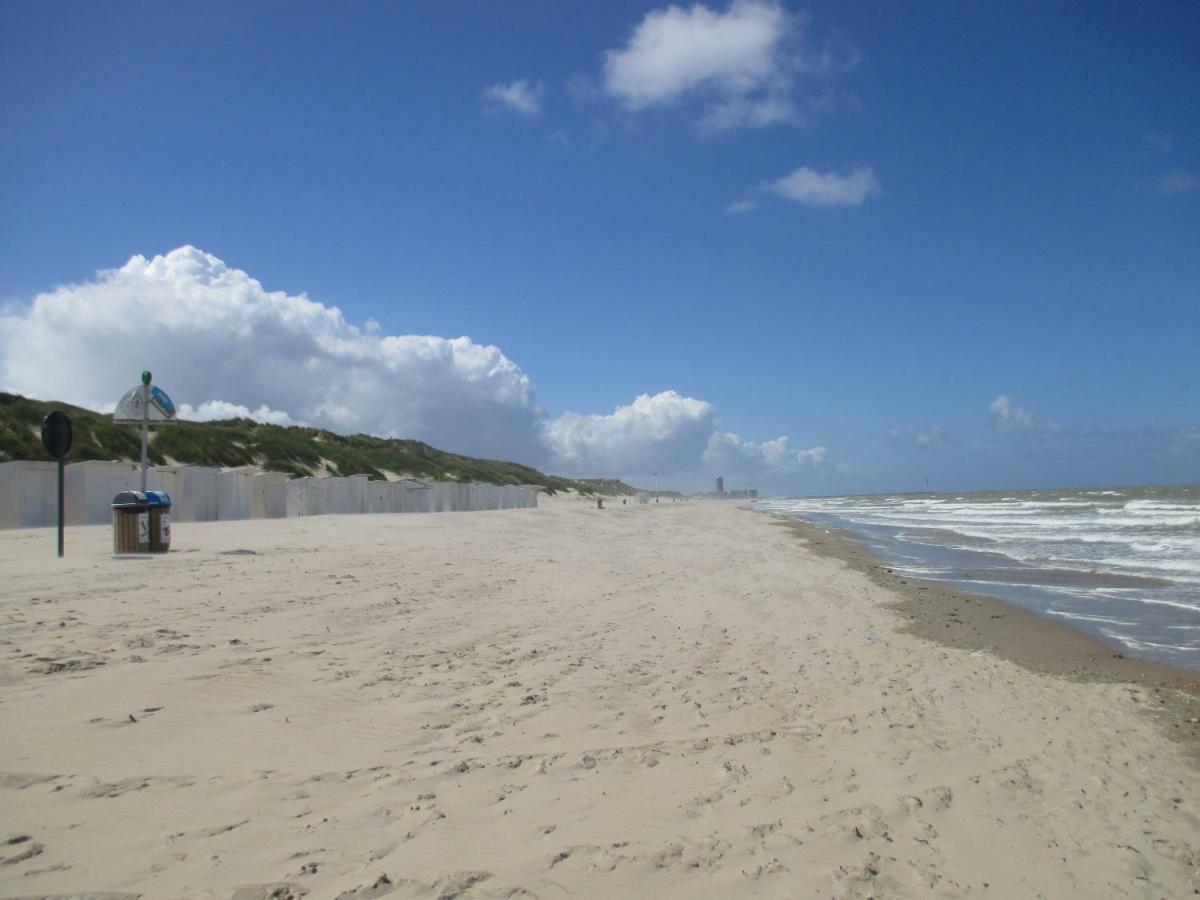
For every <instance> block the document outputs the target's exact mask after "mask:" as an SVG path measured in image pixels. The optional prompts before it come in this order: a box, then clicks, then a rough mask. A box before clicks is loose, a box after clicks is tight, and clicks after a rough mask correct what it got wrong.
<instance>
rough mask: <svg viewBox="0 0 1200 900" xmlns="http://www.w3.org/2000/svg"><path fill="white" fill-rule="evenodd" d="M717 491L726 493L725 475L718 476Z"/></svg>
mask: <svg viewBox="0 0 1200 900" xmlns="http://www.w3.org/2000/svg"><path fill="white" fill-rule="evenodd" d="M717 493H718V494H723V493H725V477H724V476H723V475H718V476H717Z"/></svg>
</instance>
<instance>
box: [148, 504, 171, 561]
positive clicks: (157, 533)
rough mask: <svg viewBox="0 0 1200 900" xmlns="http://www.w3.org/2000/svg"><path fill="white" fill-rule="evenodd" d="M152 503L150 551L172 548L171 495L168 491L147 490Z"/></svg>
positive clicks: (160, 551) (157, 551) (164, 551)
mask: <svg viewBox="0 0 1200 900" xmlns="http://www.w3.org/2000/svg"><path fill="white" fill-rule="evenodd" d="M146 502H147V503H148V504H149V505H150V552H151V553H166V552H167V551H168V550H170V549H171V495H170V494H168V493H167V492H166V491H146Z"/></svg>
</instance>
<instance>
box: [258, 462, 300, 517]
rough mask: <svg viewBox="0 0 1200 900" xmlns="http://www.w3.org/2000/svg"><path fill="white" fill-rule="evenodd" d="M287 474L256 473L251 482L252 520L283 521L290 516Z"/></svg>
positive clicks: (288, 479)
mask: <svg viewBox="0 0 1200 900" xmlns="http://www.w3.org/2000/svg"><path fill="white" fill-rule="evenodd" d="M289 481H291V478H290V476H288V475H287V473H285V472H255V473H254V477H253V478H252V479H251V480H250V518H252V519H282V518H283V517H284V516H286V515H287V514H288V482H289Z"/></svg>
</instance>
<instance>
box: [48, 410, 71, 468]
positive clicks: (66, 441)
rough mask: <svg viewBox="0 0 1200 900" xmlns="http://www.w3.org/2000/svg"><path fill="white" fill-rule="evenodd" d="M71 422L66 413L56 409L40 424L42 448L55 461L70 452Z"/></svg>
mask: <svg viewBox="0 0 1200 900" xmlns="http://www.w3.org/2000/svg"><path fill="white" fill-rule="evenodd" d="M72 437H73V435H72V433H71V420H70V419H68V418H67V415H66V413H62V412H59V411H58V410H57V409H56V410H54V412H52V413H50V415H48V416H46V418H45V420H44V421H43V422H42V446H43V447H45V448H46V452H47V453H49V454H50V455H51V456H53V457H54V458H55V459H62V458H63V457H65V456H66V455H67V454H68V453H69V452H70V451H71V438H72Z"/></svg>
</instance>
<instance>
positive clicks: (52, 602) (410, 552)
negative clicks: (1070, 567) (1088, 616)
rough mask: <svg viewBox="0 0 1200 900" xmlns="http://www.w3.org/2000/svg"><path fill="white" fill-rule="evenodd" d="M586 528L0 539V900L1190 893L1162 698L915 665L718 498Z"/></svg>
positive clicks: (353, 523)
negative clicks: (151, 547) (115, 543)
mask: <svg viewBox="0 0 1200 900" xmlns="http://www.w3.org/2000/svg"><path fill="white" fill-rule="evenodd" d="M608 507H609V508H607V509H605V510H603V511H601V510H597V509H596V508H595V504H594V502H587V501H584V500H580V499H579V498H576V497H571V496H568V497H559V498H552V499H549V500H544V501H543V504H542V506H541V508H539V509H529V510H507V511H495V512H482V513H457V514H440V515H395V516H370V515H363V516H325V517H314V518H307V519H282V520H268V521H244V522H220V523H206V524H203V525H180V526H178V528H177V530H176V538H175V544H174V549H173V551H172V552H171V553H170V554H169V555H167V556H165V557H159V558H153V559H146V558H124V559H121V558H114V557H113V556H112V555H111V553H110V549H111V547H110V540H111V539H110V534H109V530H108V529H107V528H104V527H92V528H77V529H70V530H68V535H67V541H68V544H67V550H68V556H67V558H66V559H65V560H63V561H58V560H56V559H55V558H54V556H53V553H54V547H53V536H52V534H51V532H50V531H48V530H41V531H12V532H4V533H0V574H2V575H3V582H2V584H0V895H2V896H11V897H16V896H21V897H32V896H61V895H70V896H99V895H103V896H106V897H124V896H144V897H185V896H186V897H225V898H228V897H236V898H239V900H248V898H266V897H275V898H287V897H299V896H302V895H305V894H307V895H308V896H310V897H312V898H326V897H329V898H333V897H357V898H366V897H381V896H394V897H398V898H399V897H431V898H432V897H447V898H448V897H458V896H463V897H474V896H478V897H544V898H550V897H566V896H573V897H613V896H655V897H697V896H713V897H734V896H766V897H794V896H817V897H830V896H835V897H836V896H848V897H872V896H873V897H896V896H914V897H924V896H941V897H967V896H970V897H1037V896H1044V897H1181V896H1191V895H1193V894H1196V893H1200V806H1198V804H1200V768H1198V767H1197V763H1196V757H1195V749H1194V744H1193V743H1189V741H1187V740H1176V739H1172V738H1173V737H1174V736H1173V735H1171V732H1172V731H1173V730H1178V731H1180V732H1188V731H1189V728H1190V729H1191V730H1193V731H1194V726H1195V723H1194V722H1192V721H1191V717H1193V716H1200V707H1198V706H1197V705H1196V704H1195V702H1194V700H1192V699H1190V698H1189V697H1188V696H1187V695H1185V694H1183V693H1181V691H1180V686H1183V687H1186V686H1187V685H1186V684H1185V683H1181V685H1175V684H1167V685H1166V686H1165V687H1163V685H1162V684H1161V683H1159V684H1158V687H1157V688H1156V687H1155V686H1152V685H1151V684H1149V683H1147V681H1146V680H1145V679H1143V680H1142V682H1141V683H1137V682H1135V683H1128V682H1126V681H1123V680H1120V677H1121V672H1120V671H1115V672H1107V675H1106V677H1104V678H1089V677H1066V676H1065V675H1063V674H1055V673H1054V671H1034V670H1033V669H1035V668H1038V666H1033V667H1032V668H1031V667H1030V663H1029V660H1023V659H1020V658H1019V654H1014V653H1008V654H1005V653H1002V652H991V651H990V650H989V649H986V646H988V643H989V642H988V641H987V640H985V639H979V640H974V641H972V640H966V639H963V640H959V641H958V642H957V643H952V644H946V643H941V642H935V641H932V640H930V639H928V637H924V636H922V634H928V633H930V632H932V631H933V630H935V629H936V628H941V629H942V630H951V629H950V628H949V626H947V625H945V623H942V622H940V621H934V618H930V621H929V622H927V623H925V624H926V625H927V626H928V627H924V626H921V625H920V623H917V625H916V626H914V624H913V619H912V617H911V616H910V615H909V614H906V612H905V611H904V609H903V608H896V604H897V603H902V602H909V603H910V604H911V603H912V602H913V597H914V592H915V587H914V586H905V588H911V589H909V590H908V591H907V593H905V592H904V591H903V590H902V591H897V590H896V587H899V586H895V587H894V586H892V585H889V583H888V582H887V578H886V577H884V576H876V575H873V574H871V572H870V571H869V567H870V565H871V563H870V562H869V561H863V560H859V561H858V562H857V563H856V562H855V561H854V560H848V559H847V555H848V552H847V551H845V550H844V549H843V550H842V551H840V552H833V553H830V552H828V550H829V547H827V546H824V545H821V546H818V545H816V543H815V541H816V536H815V532H814V531H812V530H809V531H808V532H805V531H804V530H803V529H795V528H789V527H781V526H780V524H779V523H778V521H777V520H776V519H774V518H772V517H770V516H768V515H765V514H762V513H757V512H754V511H751V510H749V509H746V508H742V507H739V506H737V505H735V504H732V503H716V502H711V503H706V502H696V503H686V504H670V503H666V504H659V505H653V504H651V505H649V506H632V505H631V506H621V505H620V501H619V500H618V501H616V502H615V505H614V503H613V502H612V501H610V502H609V504H608ZM851 555H852V554H851ZM947 596H948V597H949V601H947V602H953V603H958V604H959V605H962V602H963V601H962V597H961V595H954V596H950V595H949V594H947ZM968 605H969V604H968ZM1001 608H1002V609H1007V608H1004V607H1001ZM1001 614H1002V613H995V612H994V611H986V612H979V613H977V614H976V615H975V618H972V619H970V623H973V624H971V625H970V628H966V627H965V626H964V629H965V630H968V631H969V630H970V629H971V628H977V629H983V630H985V631H986V629H988V628H989V627H991V626H989V624H988V623H989V622H1001V621H1002V620H1000V619H995V618H991V619H989V618H986V617H985V616H994V615H1001ZM1017 618H1020V617H1017ZM1021 622H1024V625H1018V626H1016V627H1018V628H1024V629H1025V630H1024V631H1023V632H1021V631H1018V632H1014V635H1015V636H1013V635H1010V637H1009V638H1007V639H1006V640H1008V641H1009V643H1010V644H1011V645H1013V646H1020V645H1021V642H1022V634H1024V635H1030V634H1032V633H1033V632H1034V631H1037V630H1038V629H1039V628H1040V625H1039V623H1041V622H1042V620H1036V619H1034V618H1033V617H1029V620H1025V619H1021ZM997 627H999V626H997ZM1004 627H1009V625H1008V624H1006V625H1005V626H1004ZM914 631H915V632H916V633H913V632H914ZM1043 644H1044V642H1043ZM1089 646H1090V645H1089ZM1039 647H1041V648H1042V649H1041V650H1039V653H1041V657H1040V658H1042V659H1043V660H1045V658H1046V657H1051V658H1053V657H1054V655H1055V654H1054V652H1053V649H1052V648H1051V649H1049V650H1047V649H1046V648H1045V646H1043V645H1042V644H1039ZM1081 652H1082V651H1081ZM1088 652H1092V651H1088ZM1093 655H1096V654H1093ZM1100 655H1102V654H1100ZM1098 656H1099V655H1097V658H1098ZM1006 657H1007V658H1006ZM1022 662H1024V663H1025V665H1022V664H1020V663H1022ZM1096 665H1097V666H1099V665H1100V664H1099V662H1097V663H1096ZM1040 668H1042V669H1049V670H1053V669H1054V668H1055V667H1054V666H1052V665H1049V664H1047V665H1043V666H1041V667H1040ZM1059 669H1061V670H1063V671H1066V672H1067V673H1068V674H1070V673H1071V672H1072V671H1073V670H1072V669H1071V667H1070V666H1060V667H1059ZM1084 674H1087V673H1084ZM1130 677H1131V678H1133V677H1134V676H1133V675H1131V676H1130ZM1185 681H1186V679H1185ZM1163 690H1167V691H1169V692H1171V696H1170V698H1169V702H1168V701H1166V700H1164V699H1163V697H1162V696H1161V691H1163ZM1189 704H1190V705H1189ZM1159 708H1161V709H1162V710H1163V711H1160V712H1158V713H1156V712H1155V710H1156V709H1159ZM1189 710H1192V712H1191V714H1190V716H1189V714H1188V711H1189ZM5 842H6V843H5Z"/></svg>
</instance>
